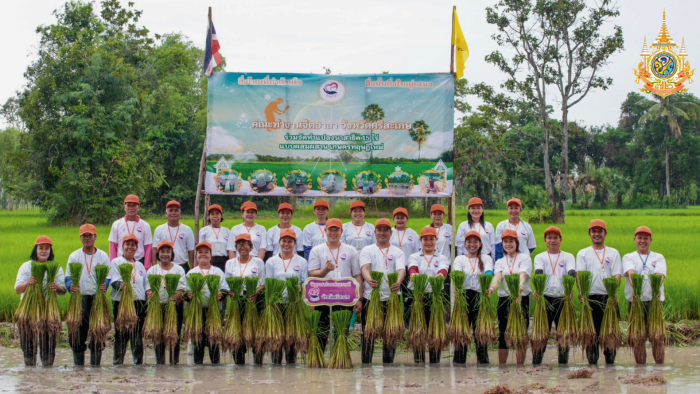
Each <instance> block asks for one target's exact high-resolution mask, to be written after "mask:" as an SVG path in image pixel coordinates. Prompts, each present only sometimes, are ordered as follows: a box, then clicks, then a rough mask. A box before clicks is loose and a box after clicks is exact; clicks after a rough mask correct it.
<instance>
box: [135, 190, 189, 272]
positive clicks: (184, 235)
mask: <svg viewBox="0 0 700 394" xmlns="http://www.w3.org/2000/svg"><path fill="white" fill-rule="evenodd" d="M180 208H181V206H180V203H179V202H177V201H174V200H173V201H168V203H167V204H166V205H165V216H166V217H167V218H168V222H167V223H163V224H161V225H160V226H158V227H156V231H155V233H153V245H158V244H160V242H161V241H169V242H171V243H172V244H173V245H174V247H175V250H174V251H173V252H174V253H175V258H174V259H173V263H174V264H177V265H179V266H180V267H182V269H184V270H185V273H187V271H189V270H190V269H191V268H192V267H193V265H194V233H193V232H192V229H191V228H190V226H188V225H186V224H182V223H180ZM152 253H153V260H152V261H156V248H155V247H154V248H152ZM146 269H148V268H146Z"/></svg>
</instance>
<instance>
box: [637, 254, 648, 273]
mask: <svg viewBox="0 0 700 394" xmlns="http://www.w3.org/2000/svg"><path fill="white" fill-rule="evenodd" d="M637 256H639V260H641V261H642V273H644V270H646V268H647V261H649V256H651V252H649V254H648V255H647V258H646V259H643V258H642V255H641V254H639V252H637Z"/></svg>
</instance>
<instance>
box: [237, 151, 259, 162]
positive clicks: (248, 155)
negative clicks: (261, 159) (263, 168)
mask: <svg viewBox="0 0 700 394" xmlns="http://www.w3.org/2000/svg"><path fill="white" fill-rule="evenodd" d="M233 158H234V159H235V160H236V161H237V162H243V163H245V162H247V161H255V160H257V158H258V157H257V156H256V155H255V153H253V152H243V153H236V154H234V155H233Z"/></svg>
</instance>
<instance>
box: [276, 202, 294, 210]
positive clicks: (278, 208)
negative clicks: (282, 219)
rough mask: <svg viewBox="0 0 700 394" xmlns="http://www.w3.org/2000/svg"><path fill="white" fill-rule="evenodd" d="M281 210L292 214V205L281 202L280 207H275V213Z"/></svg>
mask: <svg viewBox="0 0 700 394" xmlns="http://www.w3.org/2000/svg"><path fill="white" fill-rule="evenodd" d="M283 209H289V210H290V211H292V212H294V206H292V204H290V203H288V202H283V203H282V204H280V206H279V207H277V212H279V211H281V210H283Z"/></svg>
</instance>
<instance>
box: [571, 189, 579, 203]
mask: <svg viewBox="0 0 700 394" xmlns="http://www.w3.org/2000/svg"><path fill="white" fill-rule="evenodd" d="M571 203H572V204H577V203H578V200H576V185H574V186H572V187H571Z"/></svg>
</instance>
